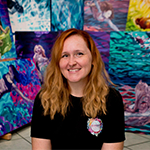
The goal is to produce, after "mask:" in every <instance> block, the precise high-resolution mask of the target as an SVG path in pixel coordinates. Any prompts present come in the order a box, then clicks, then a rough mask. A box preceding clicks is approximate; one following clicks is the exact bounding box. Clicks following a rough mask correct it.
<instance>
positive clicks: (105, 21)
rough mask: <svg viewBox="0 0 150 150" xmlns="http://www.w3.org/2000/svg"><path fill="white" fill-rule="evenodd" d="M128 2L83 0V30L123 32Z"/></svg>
mask: <svg viewBox="0 0 150 150" xmlns="http://www.w3.org/2000/svg"><path fill="white" fill-rule="evenodd" d="M128 6H129V0H123V1H122V0H118V1H116V0H92V1H90V0H85V1H84V28H83V29H84V30H90V31H125V26H126V20H127V13H128Z"/></svg>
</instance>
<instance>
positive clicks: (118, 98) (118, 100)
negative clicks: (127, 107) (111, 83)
mask: <svg viewBox="0 0 150 150" xmlns="http://www.w3.org/2000/svg"><path fill="white" fill-rule="evenodd" d="M106 98H107V104H108V105H111V106H116V105H117V106H118V105H122V104H123V99H122V95H121V94H120V92H119V91H118V90H117V89H116V88H113V87H109V92H108V95H107V97H106Z"/></svg>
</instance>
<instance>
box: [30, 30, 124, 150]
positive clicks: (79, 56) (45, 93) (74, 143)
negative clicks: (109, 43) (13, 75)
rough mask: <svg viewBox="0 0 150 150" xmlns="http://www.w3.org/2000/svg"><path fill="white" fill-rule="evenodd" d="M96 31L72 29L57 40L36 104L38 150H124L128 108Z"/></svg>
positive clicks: (34, 144)
mask: <svg viewBox="0 0 150 150" xmlns="http://www.w3.org/2000/svg"><path fill="white" fill-rule="evenodd" d="M109 83H111V81H110V79H109V76H108V74H107V72H106V70H105V67H104V63H103V61H102V58H101V56H100V53H99V51H98V49H97V48H96V45H95V43H94V41H93V39H92V38H91V37H90V35H89V34H88V33H87V32H85V31H82V30H77V29H69V30H66V31H64V32H62V33H61V35H60V36H59V37H58V39H57V40H56V42H55V44H54V46H53V48H52V55H51V62H50V63H49V65H48V66H47V68H46V75H45V78H44V84H43V86H42V88H41V91H40V92H39V94H38V95H37V97H36V99H35V103H34V108H33V118H32V125H31V137H32V150H41V149H42V150H50V149H102V150H109V149H111V150H122V149H123V143H124V140H125V137H124V108H123V101H122V97H121V95H120V94H119V92H118V91H116V90H115V89H113V88H109V86H108V84H109Z"/></svg>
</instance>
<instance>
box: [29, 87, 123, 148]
mask: <svg viewBox="0 0 150 150" xmlns="http://www.w3.org/2000/svg"><path fill="white" fill-rule="evenodd" d="M70 101H71V103H72V105H71V107H70V109H69V110H68V113H67V115H66V117H65V119H63V117H62V116H61V115H60V114H56V115H55V117H54V120H51V119H50V116H49V115H47V116H44V115H43V107H42V105H41V100H40V99H39V96H38V95H37V97H36V99H35V103H34V108H33V116H32V123H31V137H36V138H43V139H50V140H51V143H52V149H99V150H100V149H101V147H102V144H103V143H115V142H121V141H124V140H125V134H124V107H123V101H122V97H121V95H120V93H119V92H118V91H116V90H115V89H113V88H110V92H109V94H108V96H107V115H101V116H97V117H96V118H94V119H93V120H94V121H93V122H94V123H96V125H97V123H98V122H96V119H98V120H99V121H100V128H98V129H100V130H99V131H98V133H99V134H98V135H97V134H96V133H97V128H91V127H92V126H90V125H91V124H90V123H89V122H88V120H90V121H91V120H92V118H89V117H87V116H85V115H84V114H83V111H82V103H81V98H78V97H74V96H70ZM90 129H94V131H95V132H94V133H95V134H92V131H93V130H92V131H91V130H90ZM96 135H97V136H96Z"/></svg>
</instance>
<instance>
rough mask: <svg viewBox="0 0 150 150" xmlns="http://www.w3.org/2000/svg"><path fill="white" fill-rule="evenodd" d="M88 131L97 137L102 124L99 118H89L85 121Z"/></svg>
mask: <svg viewBox="0 0 150 150" xmlns="http://www.w3.org/2000/svg"><path fill="white" fill-rule="evenodd" d="M87 129H88V131H89V132H90V133H91V134H92V135H95V136H98V134H100V132H101V131H102V129H103V122H102V120H101V119H99V118H89V119H88V121H87Z"/></svg>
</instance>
